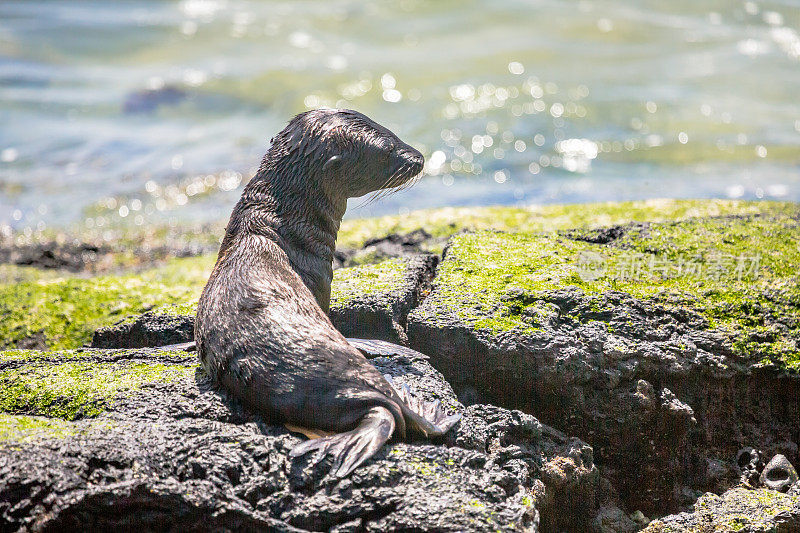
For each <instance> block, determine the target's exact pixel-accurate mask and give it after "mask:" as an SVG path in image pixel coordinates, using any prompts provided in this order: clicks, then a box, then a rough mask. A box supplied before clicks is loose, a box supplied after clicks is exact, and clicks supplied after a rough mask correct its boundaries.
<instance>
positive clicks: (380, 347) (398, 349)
mask: <svg viewBox="0 0 800 533" xmlns="http://www.w3.org/2000/svg"><path fill="white" fill-rule="evenodd" d="M347 342H349V343H350V346H352V347H353V348H356V349H357V350H359V351H360V352H361V353H362V354H364V357H366V358H367V359H371V358H373V357H389V356H392V355H404V356H406V357H408V358H409V359H417V360H422V361H425V360H427V359H428V356H427V355H425V354H424V353H421V352H418V351H416V350H412V349H411V348H406V347H405V346H400V345H399V344H393V343H391V342H386V341H380V340H377V339H347Z"/></svg>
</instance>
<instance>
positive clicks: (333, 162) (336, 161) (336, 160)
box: [322, 155, 342, 171]
mask: <svg viewBox="0 0 800 533" xmlns="http://www.w3.org/2000/svg"><path fill="white" fill-rule="evenodd" d="M341 163H342V158H341V156H338V155H335V156H333V157H331V158H330V159H328V160H327V161H325V164H324V165H322V170H323V171H327V170H330V169H332V168H336V167H337V166H339V165H340V164H341Z"/></svg>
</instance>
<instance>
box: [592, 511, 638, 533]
mask: <svg viewBox="0 0 800 533" xmlns="http://www.w3.org/2000/svg"><path fill="white" fill-rule="evenodd" d="M640 529H641V527H640V526H639V524H638V523H636V522H635V521H634V520H633V519H631V517H629V516H628V515H627V514H625V511H623V510H622V509H620V508H619V507H616V506H614V505H606V506H603V507H601V508H600V511H599V512H598V513H597V516H596V517H595V519H594V521H593V522H592V531H594V532H595V533H636V532H637V531H639V530H640Z"/></svg>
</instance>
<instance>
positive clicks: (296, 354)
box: [195, 109, 458, 477]
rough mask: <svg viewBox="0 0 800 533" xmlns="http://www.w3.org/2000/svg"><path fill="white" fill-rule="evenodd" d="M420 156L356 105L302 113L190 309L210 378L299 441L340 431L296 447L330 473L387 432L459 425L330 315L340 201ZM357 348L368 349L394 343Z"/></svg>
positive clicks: (399, 172)
mask: <svg viewBox="0 0 800 533" xmlns="http://www.w3.org/2000/svg"><path fill="white" fill-rule="evenodd" d="M423 161H424V160H423V157H422V154H420V153H419V152H418V151H417V150H415V149H413V148H412V147H410V146H408V145H407V144H405V143H403V142H402V141H400V139H398V138H397V136H395V135H394V134H393V133H392V132H391V131H389V130H388V129H386V128H384V127H382V126H380V125H379V124H377V123H375V122H374V121H372V120H370V119H369V118H367V117H366V116H364V115H362V114H361V113H358V112H356V111H350V110H338V109H325V110H315V111H309V112H306V113H302V114H300V115H297V116H296V117H295V118H293V119H292V120H291V121H290V122H289V124H288V126H287V127H286V128H285V129H284V130H283V131H281V132H280V133H279V134H278V135H277V136H276V137H275V138H274V139H273V143H272V146H271V147H270V149H269V151H268V152H267V154H266V155H265V156H264V159H263V161H262V163H261V167H260V169H259V171H258V173H257V174H256V176H255V177H254V178H253V179H252V180H251V181H250V182H249V183H248V184H247V186H246V187H245V189H244V192H243V193H242V197H241V199H240V200H239V202H238V203H237V204H236V207H235V208H234V210H233V213H232V214H231V218H230V222H229V223H228V226H227V229H226V232H225V237H224V239H223V242H222V245H221V247H220V252H219V257H218V258H217V263H216V265H215V266H214V269H213V271H212V273H211V276H210V278H209V280H208V284H207V285H206V287H205V289H204V290H203V294H202V296H201V297H200V302H199V304H198V308H197V317H196V322H195V339H196V341H197V351H198V352H199V356H200V361H201V363H202V365H203V368H204V369H205V370H206V372H207V373H208V374H209V375H210V376H211V377H212V378H213V379H215V380H216V381H217V382H218V383H219V384H220V385H221V386H223V387H224V388H225V389H227V390H228V391H230V392H231V393H232V394H233V395H234V396H236V397H237V398H239V399H240V400H241V401H242V402H243V403H244V404H245V405H246V406H248V407H250V408H251V409H253V410H255V411H257V412H259V413H261V414H263V415H264V416H266V417H267V418H269V419H270V420H273V421H275V422H283V423H285V424H287V425H288V426H289V427H290V428H292V429H296V428H303V432H304V433H306V434H307V435H314V436H317V435H325V434H329V433H331V432H332V433H335V434H334V435H331V436H327V437H324V438H318V439H314V440H309V441H306V442H303V443H301V444H299V445H298V446H296V447H295V448H294V449H293V450H292V452H291V455H292V456H293V457H297V456H300V455H304V454H305V453H307V452H310V451H312V450H316V451H318V454H317V456H316V461H319V460H321V459H322V458H323V457H325V456H328V455H330V456H331V457H332V459H333V467H332V469H331V471H330V473H331V475H333V476H335V477H343V476H346V475H347V474H349V473H350V472H352V471H353V470H354V469H355V468H356V467H357V466H358V465H360V464H361V463H362V462H363V461H365V460H366V459H367V458H369V457H370V456H371V455H373V454H374V453H375V452H376V451H377V450H378V449H379V448H380V447H381V446H382V445H383V444H384V443H385V442H386V441H387V440H389V439H390V438H391V437H392V436H393V435H394V436H396V437H397V438H399V439H402V440H407V439H408V438H409V437H410V436H411V434H412V433H416V434H419V435H422V436H425V437H433V436H438V435H442V434H444V433H445V432H446V431H447V430H448V429H449V428H450V427H451V426H452V425H453V424H454V423H455V422H456V421H457V420H458V417H457V416H450V417H447V416H446V415H445V414H444V413H443V411H442V410H441V409H440V408H439V406H438V405H437V404H431V403H424V402H419V401H416V400H415V399H413V398H412V397H411V396H410V395H409V394H408V393H407V392H406V391H404V390H402V389H400V390H399V391H398V390H395V388H394V387H393V386H392V385H391V384H390V383H389V382H388V381H387V380H386V379H385V378H384V376H382V375H381V373H380V372H379V371H378V370H377V369H376V368H375V367H374V366H372V365H371V364H370V363H369V362H368V361H367V359H366V358H365V357H364V356H363V355H362V353H361V352H360V351H359V349H357V348H356V347H354V346H352V345H351V344H349V343H348V341H347V340H346V339H345V338H344V337H343V336H342V334H341V333H339V331H337V330H336V329H335V328H334V327H333V324H332V323H331V321H330V320H329V318H328V316H327V314H326V311H327V309H328V306H329V302H330V283H331V279H332V276H333V269H332V259H333V252H334V246H335V243H336V234H337V232H338V229H339V225H340V223H341V219H342V216H343V215H344V212H345V209H346V207H347V199H348V198H350V197H357V196H363V195H365V194H368V193H370V192H373V191H380V190H384V189H391V188H395V187H400V186H403V185H404V184H408V183H409V182H410V180H412V178H414V177H415V176H417V175H419V173H420V172H421V171H422V166H423ZM361 342H366V345H365V346H360V347H359V348H361V349H365V347H366V351H369V350H370V347H372V348H375V346H377V348H376V349H378V350H380V349H381V348H386V345H388V346H389V347H391V345H390V344H389V343H384V344H383V345H381V344H380V343H378V345H371V344H370V341H361ZM396 348H398V349H402V347H396ZM412 407H413V408H412ZM426 417H427V418H426Z"/></svg>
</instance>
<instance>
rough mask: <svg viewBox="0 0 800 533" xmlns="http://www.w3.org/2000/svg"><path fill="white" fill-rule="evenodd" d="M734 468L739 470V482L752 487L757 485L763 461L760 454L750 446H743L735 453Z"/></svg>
mask: <svg viewBox="0 0 800 533" xmlns="http://www.w3.org/2000/svg"><path fill="white" fill-rule="evenodd" d="M736 466H737V467H738V469H739V481H740V482H741V483H743V484H748V485H751V486H753V487H755V486H757V485H758V482H759V478H760V477H761V471H762V470H763V469H764V460H763V459H762V457H761V452H759V451H758V450H756V449H755V448H752V447H750V446H745V447H744V448H742V449H741V450H739V451H738V452H736Z"/></svg>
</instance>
